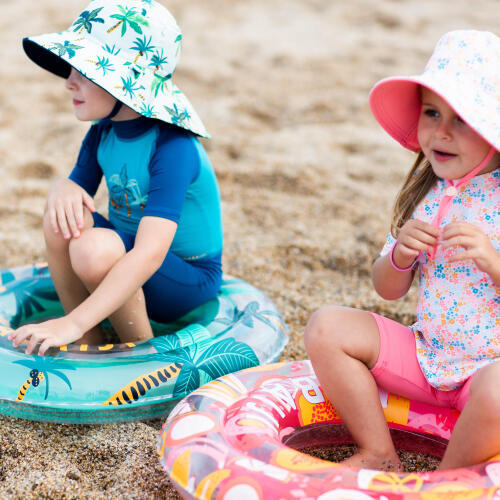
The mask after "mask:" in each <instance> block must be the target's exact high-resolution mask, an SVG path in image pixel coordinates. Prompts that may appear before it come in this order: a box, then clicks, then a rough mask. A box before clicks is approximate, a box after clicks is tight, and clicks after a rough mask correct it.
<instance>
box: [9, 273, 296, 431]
mask: <svg viewBox="0 0 500 500" xmlns="http://www.w3.org/2000/svg"><path fill="white" fill-rule="evenodd" d="M61 314H63V311H62V308H61V305H60V303H59V301H58V299H57V294H56V292H55V289H54V286H53V284H52V280H51V279H50V275H49V271H48V268H47V267H46V266H45V265H38V266H26V267H20V268H15V269H10V270H4V271H2V272H1V273H0V380H1V382H0V413H2V414H4V415H10V416H14V417H19V418H26V419H31V420H40V421H51V422H64V423H102V422H106V423H108V422H117V421H128V420H137V419H146V418H152V417H158V416H165V415H166V413H167V412H168V411H169V410H170V409H171V408H172V407H173V406H174V405H175V404H176V403H177V402H178V401H179V400H180V399H181V398H183V397H185V396H186V395H187V394H189V393H190V392H191V391H193V390H194V389H196V388H198V387H199V386H200V385H202V384H204V383H206V382H209V381H210V380H212V379H214V378H217V377H219V376H221V375H225V374H227V373H230V372H233V371H237V370H241V369H243V368H248V367H251V366H257V365H259V364H261V363H268V362H272V361H276V360H277V359H278V358H279V356H280V353H281V351H282V350H283V347H284V346H285V345H286V342H287V329H286V327H285V325H284V323H283V319H282V317H281V315H280V314H279V312H278V311H277V309H276V307H275V306H274V304H273V303H272V302H271V301H270V300H269V299H268V298H267V297H266V296H265V295H264V294H263V293H262V292H260V291H258V290H257V289H256V288H254V287H252V286H251V285H249V284H248V283H246V282H244V281H241V280H239V279H234V278H230V277H228V276H225V277H224V280H223V284H222V287H221V290H220V292H219V295H218V296H217V297H216V298H215V299H213V300H211V301H209V302H207V303H206V304H204V305H202V306H200V307H198V308H197V309H196V310H194V311H192V312H190V313H189V314H187V315H185V316H184V317H183V318H181V319H179V320H178V321H176V322H175V323H170V324H159V323H153V330H154V331H155V335H156V336H155V338H153V339H151V340H148V341H146V342H141V343H137V344H135V343H127V344H108V345H95V346H92V345H68V346H62V347H60V348H52V349H50V350H49V351H48V353H47V354H46V355H45V356H43V357H42V356H37V355H27V354H26V353H25V352H24V351H25V346H23V345H21V346H19V348H17V349H14V347H13V345H12V343H11V342H10V341H9V340H8V338H7V337H8V335H9V333H10V332H11V331H12V329H13V328H17V327H18V326H19V325H21V324H23V323H27V322H36V321H40V320H43V319H46V318H50V317H56V316H60V315H61Z"/></svg>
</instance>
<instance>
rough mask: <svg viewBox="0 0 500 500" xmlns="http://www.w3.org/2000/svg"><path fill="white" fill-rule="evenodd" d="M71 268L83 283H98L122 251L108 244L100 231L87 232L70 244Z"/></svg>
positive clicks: (116, 246)
mask: <svg viewBox="0 0 500 500" xmlns="http://www.w3.org/2000/svg"><path fill="white" fill-rule="evenodd" d="M69 253H70V259H71V266H72V268H73V270H74V271H75V273H76V275H77V276H78V277H79V278H80V279H82V280H83V281H84V282H94V281H100V280H101V279H102V278H103V277H104V276H105V275H106V274H107V273H108V272H109V270H110V269H111V267H113V265H114V264H115V263H116V261H117V260H118V259H119V258H120V257H121V256H122V255H123V253H124V251H122V249H121V248H120V247H119V245H113V244H110V242H109V238H107V237H105V236H104V234H103V231H102V230H89V231H85V232H83V233H82V235H81V236H80V237H79V238H73V239H72V240H71V242H70V246H69Z"/></svg>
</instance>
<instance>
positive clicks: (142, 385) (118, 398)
mask: <svg viewBox="0 0 500 500" xmlns="http://www.w3.org/2000/svg"><path fill="white" fill-rule="evenodd" d="M181 368H182V363H171V364H169V365H167V366H164V367H162V368H159V369H157V370H153V371H152V372H149V373H146V374H145V375H140V376H139V377H137V378H136V379H134V380H132V382H130V383H129V384H127V385H126V386H125V387H122V388H121V389H119V390H118V391H117V392H115V393H114V394H113V395H112V396H111V397H110V398H109V399H108V400H106V401H104V403H102V404H103V406H105V405H115V406H116V405H123V404H132V403H133V402H134V401H137V400H138V399H139V398H140V397H141V396H144V394H146V392H147V391H149V390H150V389H152V388H153V387H158V386H159V385H160V384H164V383H165V382H168V381H169V380H171V379H173V378H175V377H177V376H178V375H179V373H180V371H181Z"/></svg>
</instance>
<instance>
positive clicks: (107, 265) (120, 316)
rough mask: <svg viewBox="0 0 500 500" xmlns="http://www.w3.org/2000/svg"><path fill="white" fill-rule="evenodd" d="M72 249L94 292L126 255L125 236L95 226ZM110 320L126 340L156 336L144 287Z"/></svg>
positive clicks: (77, 267)
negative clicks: (147, 308) (148, 310)
mask: <svg viewBox="0 0 500 500" xmlns="http://www.w3.org/2000/svg"><path fill="white" fill-rule="evenodd" d="M69 250H70V259H71V265H72V267H73V269H74V271H75V273H76V274H77V276H78V277H79V278H80V279H81V281H82V282H83V283H84V284H85V287H86V289H87V290H88V291H89V292H90V293H92V292H93V291H94V290H95V289H96V288H97V287H98V286H99V284H100V283H101V281H102V280H103V279H104V278H105V277H106V275H107V274H108V272H109V271H110V269H111V268H112V267H113V266H114V264H115V263H116V262H117V261H118V260H119V259H120V258H121V257H122V256H123V255H125V247H124V245H123V242H122V240H121V238H120V237H119V236H118V235H117V234H116V233H115V232H114V231H110V230H109V229H103V228H94V229H91V230H89V231H86V232H85V233H84V234H82V236H81V237H80V238H78V239H73V240H72V241H71V244H70V249H69ZM109 320H110V321H111V324H112V325H113V328H114V329H115V331H116V333H117V334H118V336H119V337H120V340H121V341H122V342H130V341H137V340H145V339H148V338H151V337H152V336H153V331H152V329H151V324H150V323H149V318H148V315H147V311H146V302H145V300H144V293H143V291H142V288H140V289H139V290H137V292H135V293H134V295H133V296H132V297H131V298H130V299H129V300H128V301H127V302H125V304H124V305H123V306H122V307H120V309H118V310H117V311H116V312H115V313H113V314H112V315H111V316H110V317H109Z"/></svg>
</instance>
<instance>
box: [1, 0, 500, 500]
mask: <svg viewBox="0 0 500 500" xmlns="http://www.w3.org/2000/svg"><path fill="white" fill-rule="evenodd" d="M86 3H87V2H86V1H82V0H73V1H72V2H61V1H60V0H43V2H34V1H33V0H2V16H0V46H1V47H2V49H1V54H2V71H1V73H0V82H1V85H0V172H1V173H2V179H3V181H2V182H1V183H0V200H1V201H0V221H1V231H0V267H2V268H5V267H12V266H16V265H24V264H28V263H32V262H37V261H43V260H44V259H45V256H44V243H43V236H42V231H41V216H42V212H43V207H44V203H45V197H46V193H47V191H48V189H49V186H50V185H51V183H52V182H53V181H54V179H55V178H57V177H59V176H65V175H67V174H68V173H69V171H70V169H71V167H72V165H73V163H74V161H75V158H76V154H77V151H78V146H79V144H80V142H81V140H82V138H83V136H84V134H85V131H86V129H87V127H88V124H84V123H80V122H78V121H77V120H76V119H75V118H74V116H73V113H72V106H71V102H70V99H69V96H68V94H67V92H66V91H65V89H64V82H63V81H62V80H60V79H58V78H57V77H54V76H52V75H49V74H48V73H46V72H44V71H42V70H41V69H39V68H38V67H36V66H35V65H34V64H32V63H31V62H29V60H28V59H27V58H26V57H25V56H24V53H23V52H22V48H21V39H22V37H23V36H25V35H29V34H39V33H43V32H48V31H58V30H62V29H65V28H66V27H68V26H69V24H70V23H71V22H72V21H73V20H74V18H75V17H76V15H77V14H78V12H79V10H80V9H81V8H83V7H85V6H86ZM163 3H165V5H167V6H168V7H169V8H170V9H171V11H172V13H173V14H174V15H175V16H176V18H177V19H178V22H179V24H180V26H181V27H182V29H183V32H184V50H183V55H182V57H181V62H180V66H179V68H178V71H177V73H176V77H175V81H176V83H177V84H178V85H179V87H180V88H181V89H182V90H184V91H185V92H186V93H187V95H188V96H189V98H190V100H191V102H192V103H193V104H194V106H195V107H196V109H197V111H198V112H199V114H200V116H201V117H202V119H203V120H204V122H205V124H206V126H207V128H208V130H209V131H210V133H211V134H212V136H213V139H211V140H210V141H204V144H205V145H206V148H207V150H208V152H209V155H210V157H211V160H212V162H213V165H214V167H215V170H216V172H217V175H218V178H219V181H220V189H221V196H222V206H223V216H224V225H225V247H224V270H225V272H226V273H230V274H232V275H235V276H238V277H241V278H243V279H245V280H247V281H249V282H251V283H253V284H254V285H255V286H257V287H259V288H261V289H262V290H264V291H265V292H266V293H267V294H268V295H269V296H270V297H271V298H272V300H274V301H275V303H276V304H277V306H278V307H279V309H280V310H281V311H282V313H283V315H284V317H285V320H286V322H287V323H288V325H289V327H290V343H289V345H288V346H287V348H286V349H285V351H284V353H283V356H282V359H283V360H289V359H302V358H304V357H305V356H306V354H305V351H304V346H303V331H304V326H305V324H306V321H307V319H308V317H309V316H310V314H311V313H312V312H313V311H314V310H315V309H317V308H318V307H320V306H322V305H324V304H343V305H347V306H352V307H360V308H367V309H371V310H374V311H376V312H379V313H383V314H386V315H388V316H390V317H392V318H394V319H396V320H398V321H402V322H405V323H410V322H411V321H412V320H413V318H414V316H413V312H414V309H415V291H412V293H410V295H409V296H408V297H406V298H405V299H404V300H400V301H397V302H394V303H392V302H385V301H383V300H382V299H380V298H379V297H377V295H376V294H375V292H374V291H373V290H372V287H371V283H370V268H371V263H372V261H373V259H374V258H375V257H376V256H377V254H378V252H379V251H380V249H381V247H382V245H383V243H384V241H385V237H386V234H387V231H388V228H389V218H390V212H391V207H392V203H393V200H394V196H395V194H396V192H397V189H398V187H399V185H400V183H401V182H402V179H403V176H404V174H405V172H406V171H407V170H408V168H409V166H410V163H411V162H412V154H411V153H409V152H407V151H405V150H403V148H401V147H400V146H399V145H398V144H396V143H395V142H394V141H393V140H391V139H390V138H389V137H388V136H387V135H386V134H385V133H384V132H383V131H382V130H381V129H380V128H379V127H378V125H377V124H376V122H375V120H374V119H373V118H372V116H371V114H370V112H369V108H368V102H367V97H368V92H369V89H370V88H371V86H372V85H373V84H374V83H375V82H376V81H377V80H379V79H380V78H382V77H385V76H389V75H395V74H415V73H419V72H420V71H421V70H422V69H423V66H424V64H425V62H426V60H427V58H428V56H429V55H430V53H431V50H432V48H433V46H434V45H435V43H436V41H437V40H438V38H439V37H440V36H441V35H442V34H443V33H444V32H445V31H448V30H450V29H456V28H463V27H474V28H477V29H489V30H491V31H494V30H495V29H497V28H498V22H497V16H496V15H495V14H496V13H497V11H498V2H497V0H475V1H474V2H471V1H470V0H455V1H453V2H450V1H449V0H377V1H375V0H349V1H334V0H273V1H268V0H210V1H207V0H189V2H186V1H183V0H171V1H169V2H163ZM105 199H106V197H105V193H104V191H100V192H99V193H98V196H97V205H98V207H99V208H100V209H101V210H103V209H105ZM161 423H162V422H161V421H160V420H158V421H153V422H138V423H131V424H123V425H103V426H64V425H51V424H40V423H34V422H28V421H22V420H16V419H11V418H6V417H0V454H1V455H0V497H2V498H23V499H24V498H79V497H82V498H97V499H98V498H118V497H126V498H178V496H177V494H176V493H175V491H174V489H173V488H172V486H171V484H170V483H169V480H168V478H167V476H166V475H165V474H164V473H163V471H162V469H161V467H160V465H159V463H158V459H157V455H156V453H155V442H156V437H157V434H158V431H159V429H160V426H161Z"/></svg>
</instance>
